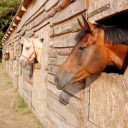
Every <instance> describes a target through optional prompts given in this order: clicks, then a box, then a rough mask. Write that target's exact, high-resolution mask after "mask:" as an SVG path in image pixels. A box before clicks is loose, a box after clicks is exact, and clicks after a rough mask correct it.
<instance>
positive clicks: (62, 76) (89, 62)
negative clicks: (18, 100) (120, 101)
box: [55, 16, 128, 90]
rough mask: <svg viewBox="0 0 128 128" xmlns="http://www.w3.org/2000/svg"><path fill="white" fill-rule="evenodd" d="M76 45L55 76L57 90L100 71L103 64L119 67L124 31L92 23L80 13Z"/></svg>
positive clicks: (127, 39)
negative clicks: (81, 20)
mask: <svg viewBox="0 0 128 128" xmlns="http://www.w3.org/2000/svg"><path fill="white" fill-rule="evenodd" d="M82 18H83V23H81V22H80V21H79V20H78V22H79V24H80V26H81V27H82V30H81V31H80V33H79V34H78V35H77V36H76V40H77V42H78V43H77V44H76V45H75V46H74V49H73V50H72V52H71V53H70V55H69V57H68V58H67V60H66V61H65V62H64V63H63V64H62V66H61V68H60V69H59V71H58V73H57V74H56V77H55V82H56V86H57V88H58V89H60V90H61V89H64V88H65V87H66V86H68V85H70V84H72V83H75V82H79V81H81V80H83V79H85V78H87V77H89V76H91V75H93V74H96V73H101V72H102V71H103V70H104V69H105V67H106V66H107V65H114V66H116V67H118V68H119V69H121V68H122V66H123V62H124V60H125V57H126V54H127V51H128V31H127V30H125V29H122V28H117V27H114V26H111V27H105V26H101V25H94V24H91V23H90V22H89V21H87V20H86V19H85V18H84V16H82Z"/></svg>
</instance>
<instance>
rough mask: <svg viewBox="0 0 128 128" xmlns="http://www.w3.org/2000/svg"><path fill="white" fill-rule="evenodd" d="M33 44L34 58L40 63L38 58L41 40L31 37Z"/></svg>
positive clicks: (39, 56)
mask: <svg viewBox="0 0 128 128" xmlns="http://www.w3.org/2000/svg"><path fill="white" fill-rule="evenodd" d="M33 44H34V47H35V54H36V59H37V61H38V62H39V63H40V58H41V42H40V41H39V39H33Z"/></svg>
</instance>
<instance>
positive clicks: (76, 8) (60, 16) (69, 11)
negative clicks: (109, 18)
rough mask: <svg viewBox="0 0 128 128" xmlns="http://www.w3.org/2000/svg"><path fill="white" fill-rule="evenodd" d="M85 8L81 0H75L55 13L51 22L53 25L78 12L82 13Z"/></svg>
mask: <svg viewBox="0 0 128 128" xmlns="http://www.w3.org/2000/svg"><path fill="white" fill-rule="evenodd" d="M85 10H86V8H85V3H84V1H83V0H76V1H75V2H74V3H72V4H71V5H69V6H68V7H67V8H66V9H64V10H62V11H61V12H59V13H57V14H56V15H55V16H54V17H53V18H52V20H51V24H52V25H55V24H58V23H60V22H62V21H65V20H67V19H69V18H71V17H73V16H75V15H77V14H79V13H82V12H84V11H85Z"/></svg>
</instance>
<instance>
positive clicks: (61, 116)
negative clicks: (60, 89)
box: [47, 93, 81, 128]
mask: <svg viewBox="0 0 128 128" xmlns="http://www.w3.org/2000/svg"><path fill="white" fill-rule="evenodd" d="M47 100H48V102H47V107H48V109H47V116H48V118H49V119H50V120H52V122H54V123H55V124H56V126H58V127H57V128H59V127H60V126H62V127H63V128H79V126H80V123H81V114H79V113H78V112H77V111H75V110H74V109H72V108H71V107H70V106H69V105H64V104H62V103H60V102H59V101H58V100H56V99H55V98H54V95H52V94H50V93H49V94H48V96H47ZM51 103H52V105H51ZM65 113H66V114H65ZM55 115H56V116H55ZM53 127H54V126H53Z"/></svg>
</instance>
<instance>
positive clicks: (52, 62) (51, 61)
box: [48, 56, 67, 66]
mask: <svg viewBox="0 0 128 128" xmlns="http://www.w3.org/2000/svg"><path fill="white" fill-rule="evenodd" d="M66 59H67V56H58V57H57V58H49V60H48V64H49V65H56V66H60V65H61V64H63V63H64V61H65V60H66Z"/></svg>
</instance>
